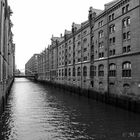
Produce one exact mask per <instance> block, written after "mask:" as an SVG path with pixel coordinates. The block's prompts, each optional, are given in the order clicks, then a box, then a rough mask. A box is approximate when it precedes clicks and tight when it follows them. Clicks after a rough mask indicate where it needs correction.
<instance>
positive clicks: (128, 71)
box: [59, 62, 131, 77]
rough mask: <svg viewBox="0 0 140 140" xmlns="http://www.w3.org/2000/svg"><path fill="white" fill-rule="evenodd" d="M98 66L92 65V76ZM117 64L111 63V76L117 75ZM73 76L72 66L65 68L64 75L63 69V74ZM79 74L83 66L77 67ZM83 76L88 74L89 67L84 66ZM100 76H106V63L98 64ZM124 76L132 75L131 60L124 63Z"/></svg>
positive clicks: (74, 71)
mask: <svg viewBox="0 0 140 140" xmlns="http://www.w3.org/2000/svg"><path fill="white" fill-rule="evenodd" d="M96 71H97V70H96V66H91V67H90V76H91V77H93V76H96ZM116 71H117V66H116V64H110V65H109V76H110V77H116V74H117V72H116ZM67 72H68V76H71V68H69V69H68V70H67V69H65V75H64V69H62V76H67ZM75 73H76V69H75V68H73V76H75ZM59 76H61V70H59ZM77 76H81V67H78V68H77ZM83 76H87V67H86V66H84V67H83ZM98 76H100V77H102V76H104V65H103V64H101V65H99V66H98ZM122 77H131V63H130V62H124V63H123V64H122Z"/></svg>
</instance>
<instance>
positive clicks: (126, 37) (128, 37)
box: [123, 31, 131, 41]
mask: <svg viewBox="0 0 140 140" xmlns="http://www.w3.org/2000/svg"><path fill="white" fill-rule="evenodd" d="M126 39H127V40H129V39H131V35H130V31H128V32H126V33H123V40H124V41H125V40H126Z"/></svg>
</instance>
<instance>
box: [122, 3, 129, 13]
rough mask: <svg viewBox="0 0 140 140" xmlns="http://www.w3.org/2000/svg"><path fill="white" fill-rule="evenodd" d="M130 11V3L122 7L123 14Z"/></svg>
mask: <svg viewBox="0 0 140 140" xmlns="http://www.w3.org/2000/svg"><path fill="white" fill-rule="evenodd" d="M128 11H129V4H128V5H126V6H125V7H123V8H122V14H125V13H127V12H128Z"/></svg>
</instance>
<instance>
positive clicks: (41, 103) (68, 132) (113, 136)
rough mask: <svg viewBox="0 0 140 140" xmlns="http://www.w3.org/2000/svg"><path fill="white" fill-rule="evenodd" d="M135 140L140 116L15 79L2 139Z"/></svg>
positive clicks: (139, 130)
mask: <svg viewBox="0 0 140 140" xmlns="http://www.w3.org/2000/svg"><path fill="white" fill-rule="evenodd" d="M129 139H131V140H133V139H134V140H135V139H140V115H139V114H134V113H132V112H128V111H125V110H123V109H119V108H115V107H112V106H109V105H105V104H102V103H99V102H96V101H93V100H89V99H87V98H84V97H80V96H78V95H74V94H72V93H68V92H64V91H62V90H58V89H54V88H51V87H48V86H44V85H41V84H38V83H34V82H32V81H29V80H27V79H24V78H23V79H16V80H15V83H14V85H13V87H12V90H11V94H10V96H9V98H8V103H7V106H6V109H5V112H4V113H3V115H2V117H1V120H0V140H129Z"/></svg>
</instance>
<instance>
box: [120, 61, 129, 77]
mask: <svg viewBox="0 0 140 140" xmlns="http://www.w3.org/2000/svg"><path fill="white" fill-rule="evenodd" d="M122 77H131V62H124V63H123V64H122Z"/></svg>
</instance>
